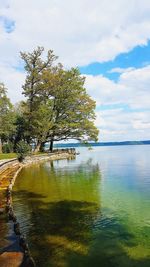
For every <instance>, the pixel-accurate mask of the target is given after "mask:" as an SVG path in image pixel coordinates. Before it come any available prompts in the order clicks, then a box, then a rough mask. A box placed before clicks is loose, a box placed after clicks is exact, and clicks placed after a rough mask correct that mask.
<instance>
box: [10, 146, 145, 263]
mask: <svg viewBox="0 0 150 267" xmlns="http://www.w3.org/2000/svg"><path fill="white" fill-rule="evenodd" d="M77 151H79V152H80V155H77V156H76V158H75V159H72V160H58V161H47V162H44V163H41V164H33V165H30V166H28V167H25V168H24V169H22V171H21V172H20V174H19V176H18V178H17V180H16V183H15V187H14V192H13V202H14V209H15V213H16V215H17V217H18V220H19V222H20V223H21V230H22V232H23V233H24V235H25V236H26V237H27V240H28V243H29V247H30V249H31V252H32V256H33V257H34V259H35V261H36V263H37V266H38V267H100V266H102V267H149V266H150V146H149V145H147V146H143V145H141V146H115V147H94V148H93V149H92V150H88V148H83V147H82V148H77Z"/></svg>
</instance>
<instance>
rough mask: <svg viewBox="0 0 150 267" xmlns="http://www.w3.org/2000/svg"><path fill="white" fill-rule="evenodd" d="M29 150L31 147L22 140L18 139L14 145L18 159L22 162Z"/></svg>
mask: <svg viewBox="0 0 150 267" xmlns="http://www.w3.org/2000/svg"><path fill="white" fill-rule="evenodd" d="M30 151H31V147H30V146H29V145H28V144H27V143H25V142H24V141H20V142H19V143H18V144H17V146H16V152H17V157H18V160H19V161H20V162H22V161H23V160H24V159H25V157H26V156H27V155H28V154H29V152H30Z"/></svg>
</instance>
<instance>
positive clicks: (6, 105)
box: [0, 83, 15, 152]
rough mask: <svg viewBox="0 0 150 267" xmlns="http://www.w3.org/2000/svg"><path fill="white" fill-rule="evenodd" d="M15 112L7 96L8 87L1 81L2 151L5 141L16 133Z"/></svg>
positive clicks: (0, 129) (0, 140)
mask: <svg viewBox="0 0 150 267" xmlns="http://www.w3.org/2000/svg"><path fill="white" fill-rule="evenodd" d="M14 122H15V112H14V110H13V105H12V104H11V102H10V100H9V98H8V97H7V89H6V88H5V86H4V84H3V83H0V152H1V151H2V144H3V142H7V141H9V140H10V139H11V138H12V136H13V134H14V133H15V125H14Z"/></svg>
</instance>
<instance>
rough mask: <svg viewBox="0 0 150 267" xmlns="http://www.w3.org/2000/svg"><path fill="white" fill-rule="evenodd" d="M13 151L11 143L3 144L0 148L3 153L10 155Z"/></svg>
mask: <svg viewBox="0 0 150 267" xmlns="http://www.w3.org/2000/svg"><path fill="white" fill-rule="evenodd" d="M13 150H14V145H13V143H12V142H9V143H6V144H3V146H2V152H3V153H12V152H13Z"/></svg>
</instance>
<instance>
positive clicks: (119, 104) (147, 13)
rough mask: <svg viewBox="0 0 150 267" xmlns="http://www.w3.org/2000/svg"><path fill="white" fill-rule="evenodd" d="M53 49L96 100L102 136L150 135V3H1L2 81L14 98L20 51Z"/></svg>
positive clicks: (18, 97) (9, 0) (14, 0)
mask: <svg viewBox="0 0 150 267" xmlns="http://www.w3.org/2000/svg"><path fill="white" fill-rule="evenodd" d="M37 46H44V48H45V51H47V50H48V49H52V50H53V51H54V54H55V55H57V56H59V61H60V62H61V63H62V64H63V65H64V67H65V68H70V67H78V68H79V69H80V71H81V74H82V75H84V76H85V77H86V82H85V87H86V88H87V92H88V93H89V94H90V95H91V97H92V98H93V99H94V100H95V101H96V122H95V123H96V126H97V127H98V128H99V129H100V134H99V141H123V140H148V139H150V1H149V0H113V1H110V0H92V1H91V0H76V1H74V0H63V1H62V0H32V1H31V0H30V1H29V0H0V81H1V82H3V83H4V84H5V85H6V87H7V88H8V95H9V97H10V99H11V101H12V102H13V103H17V102H18V101H20V100H21V99H22V98H23V96H22V94H21V91H22V89H21V86H22V84H23V83H24V80H25V76H26V74H25V72H24V68H23V62H22V60H21V58H20V54H19V53H20V51H26V52H31V51H32V50H33V49H34V48H36V47H37Z"/></svg>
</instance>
